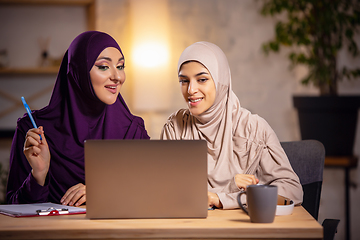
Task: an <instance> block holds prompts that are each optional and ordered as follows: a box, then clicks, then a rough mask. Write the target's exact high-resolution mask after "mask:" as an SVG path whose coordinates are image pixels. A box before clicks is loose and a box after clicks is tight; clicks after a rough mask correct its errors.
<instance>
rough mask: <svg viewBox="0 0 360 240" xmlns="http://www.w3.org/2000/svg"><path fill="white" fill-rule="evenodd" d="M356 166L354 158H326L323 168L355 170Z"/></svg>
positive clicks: (356, 159) (355, 158) (356, 161)
mask: <svg viewBox="0 0 360 240" xmlns="http://www.w3.org/2000/svg"><path fill="white" fill-rule="evenodd" d="M357 165H358V158H357V157H356V156H326V157H325V167H345V168H355V167H357Z"/></svg>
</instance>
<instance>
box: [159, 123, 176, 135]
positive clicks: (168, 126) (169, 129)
mask: <svg viewBox="0 0 360 240" xmlns="http://www.w3.org/2000/svg"><path fill="white" fill-rule="evenodd" d="M160 139H161V140H176V134H175V130H174V124H173V122H171V121H170V120H168V121H167V122H166V123H165V124H164V126H163V128H162V130H161V134H160Z"/></svg>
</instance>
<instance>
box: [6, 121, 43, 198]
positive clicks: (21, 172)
mask: <svg viewBox="0 0 360 240" xmlns="http://www.w3.org/2000/svg"><path fill="white" fill-rule="evenodd" d="M25 134H26V133H25V132H24V131H22V130H21V129H20V128H19V126H18V127H17V128H16V130H15V135H14V138H13V142H12V146H11V152H10V168H9V177H8V183H7V193H6V200H7V203H8V204H24V203H37V202H47V199H48V195H49V177H47V178H46V180H45V185H44V186H41V185H39V184H38V183H37V182H36V180H35V178H34V177H33V176H32V174H31V166H30V164H29V163H28V161H27V159H26V157H25V155H24V153H23V146H24V141H25Z"/></svg>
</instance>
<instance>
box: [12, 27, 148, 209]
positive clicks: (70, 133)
mask: <svg viewBox="0 0 360 240" xmlns="http://www.w3.org/2000/svg"><path fill="white" fill-rule="evenodd" d="M107 47H114V48H117V49H118V50H119V51H120V52H121V49H120V47H119V46H118V44H117V43H116V41H115V40H114V39H113V38H112V37H111V36H109V35H108V34H105V33H102V32H96V31H88V32H84V33H82V34H80V35H79V36H78V37H76V38H75V39H74V41H73V42H72V43H71V44H70V47H69V49H68V50H67V51H66V53H65V55H64V58H63V60H62V63H61V66H60V70H59V73H58V76H57V79H56V83H55V86H54V89H53V93H52V96H51V99H50V102H49V105H48V106H46V107H44V108H42V109H40V110H37V111H33V117H34V119H35V122H36V123H37V125H38V126H43V127H44V132H45V136H46V140H47V142H48V145H49V150H50V154H51V159H50V168H49V172H48V175H47V177H46V180H45V185H44V186H41V185H39V184H38V183H37V182H36V180H35V179H34V177H33V176H32V174H31V166H30V164H29V163H28V161H27V159H26V157H25V155H24V153H23V147H24V142H25V136H26V133H27V131H28V130H29V129H31V128H33V126H32V124H31V121H30V119H29V117H28V115H27V114H25V115H24V117H23V118H20V119H19V120H18V122H17V127H16V131H15V135H14V138H13V142H12V146H11V153H10V170H9V178H8V185H7V195H6V199H7V203H9V204H11V203H13V204H20V203H37V202H53V203H60V199H61V198H62V196H63V195H64V194H65V192H66V191H67V190H68V189H69V188H70V187H72V186H74V185H76V184H78V183H83V184H85V171H84V140H86V139H149V136H148V134H147V132H146V130H145V126H144V121H143V120H142V119H141V118H140V117H137V116H134V115H132V114H131V112H130V111H129V109H128V107H127V106H126V103H125V101H124V100H123V98H122V96H121V95H120V94H119V96H118V98H117V100H116V102H115V103H114V104H112V105H106V104H105V103H103V102H102V101H100V100H99V99H98V98H97V97H96V95H95V92H94V89H93V87H92V84H91V80H90V70H91V68H92V67H93V65H94V63H95V61H96V59H97V57H98V55H99V54H100V53H101V52H102V51H103V50H104V49H105V48H107ZM121 53H122V52H121Z"/></svg>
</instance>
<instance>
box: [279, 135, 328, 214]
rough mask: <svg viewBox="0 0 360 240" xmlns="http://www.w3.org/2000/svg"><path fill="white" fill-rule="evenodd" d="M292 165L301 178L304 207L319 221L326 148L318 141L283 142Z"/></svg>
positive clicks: (282, 144)
mask: <svg viewBox="0 0 360 240" xmlns="http://www.w3.org/2000/svg"><path fill="white" fill-rule="evenodd" d="M281 146H282V147H283V149H284V150H285V153H286V155H287V157H288V158H289V161H290V164H291V166H292V168H293V169H294V171H295V173H296V174H297V175H298V176H299V178H300V183H301V185H302V188H303V192H304V197H303V202H302V206H303V207H304V208H305V209H306V210H307V211H308V212H309V213H310V214H311V215H312V216H313V217H314V218H315V219H316V220H318V215H319V206H320V197H321V187H322V181H323V171H324V161H325V148H324V145H323V144H322V143H321V142H319V141H317V140H302V141H293V142H281Z"/></svg>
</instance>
